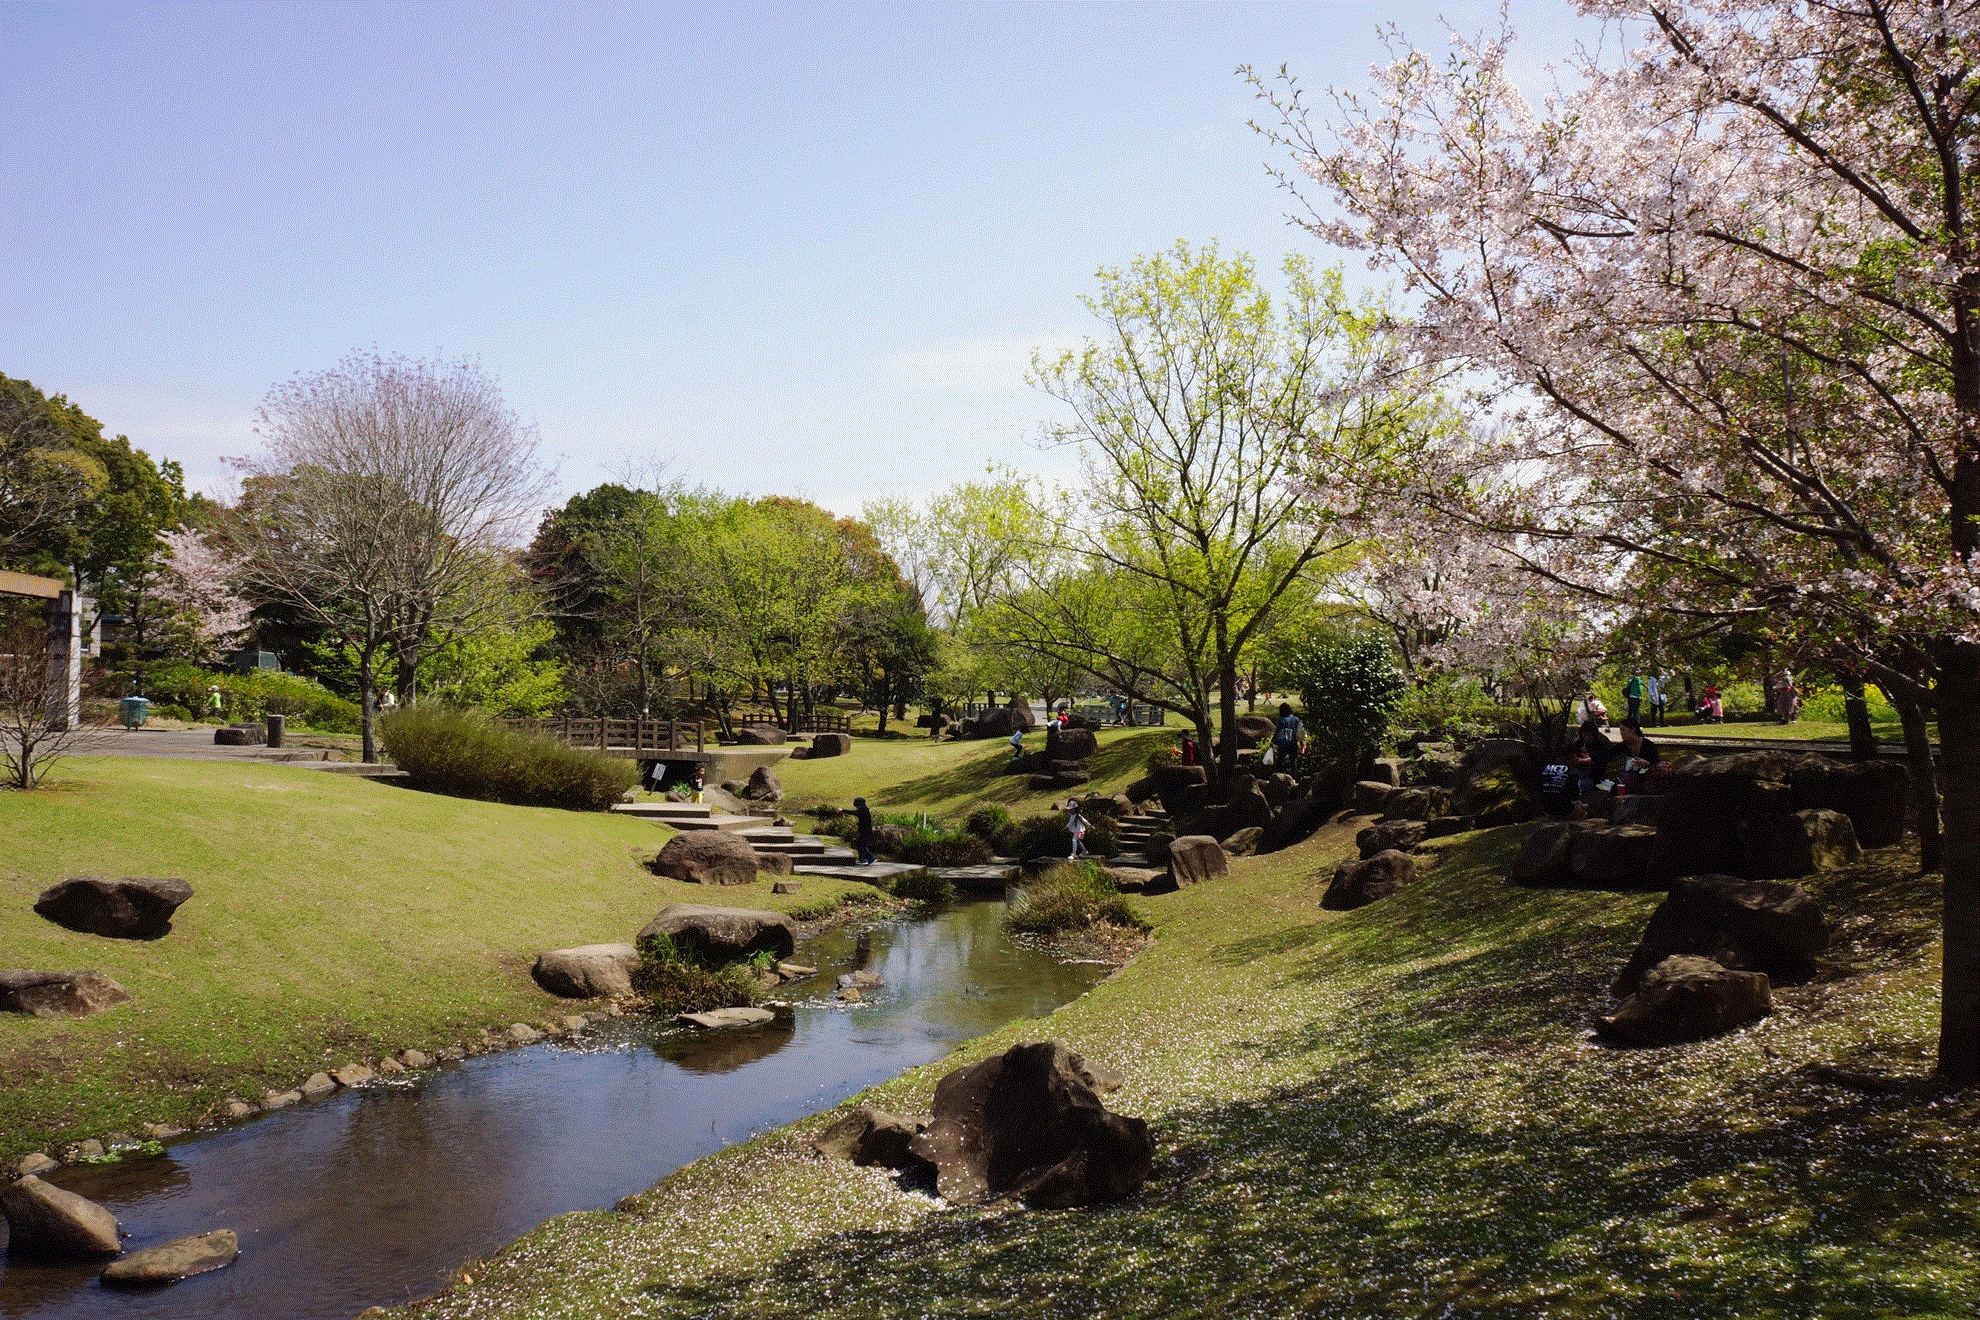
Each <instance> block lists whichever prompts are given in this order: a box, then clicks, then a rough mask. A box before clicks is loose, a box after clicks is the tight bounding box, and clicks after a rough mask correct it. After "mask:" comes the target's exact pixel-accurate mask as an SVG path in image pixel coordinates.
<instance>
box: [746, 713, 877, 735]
mask: <svg viewBox="0 0 1980 1320" xmlns="http://www.w3.org/2000/svg"><path fill="white" fill-rule="evenodd" d="M784 720H785V717H784V716H782V715H778V714H776V713H775V712H774V711H767V710H744V711H738V712H736V714H735V715H733V716H732V717H731V718H730V720H729V722H730V723H731V724H732V725H734V726H735V727H736V728H738V729H740V728H741V727H742V726H743V725H745V724H761V725H764V726H766V727H768V728H772V729H782V730H784V732H786V733H851V732H852V717H851V716H849V715H847V714H846V713H845V712H844V711H841V710H820V711H814V712H812V713H811V714H809V715H800V716H799V717H798V720H797V727H796V728H791V727H789V726H788V725H786V724H785V722H784Z"/></svg>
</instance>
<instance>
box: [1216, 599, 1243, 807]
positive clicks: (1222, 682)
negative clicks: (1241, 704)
mask: <svg viewBox="0 0 1980 1320" xmlns="http://www.w3.org/2000/svg"><path fill="white" fill-rule="evenodd" d="M1216 629H1217V718H1218V720H1219V722H1220V723H1222V725H1223V726H1224V746H1223V750H1221V751H1219V752H1218V753H1217V780H1216V784H1217V788H1218V789H1219V790H1222V789H1224V788H1226V787H1227V786H1229V785H1230V784H1231V783H1232V782H1234V781H1235V780H1236V778H1237V754H1238V738H1237V735H1238V727H1237V655H1236V654H1235V653H1234V652H1233V651H1232V650H1231V647H1230V638H1229V637H1228V636H1226V635H1225V631H1224V620H1223V619H1222V618H1219V619H1218V620H1217V621H1216Z"/></svg>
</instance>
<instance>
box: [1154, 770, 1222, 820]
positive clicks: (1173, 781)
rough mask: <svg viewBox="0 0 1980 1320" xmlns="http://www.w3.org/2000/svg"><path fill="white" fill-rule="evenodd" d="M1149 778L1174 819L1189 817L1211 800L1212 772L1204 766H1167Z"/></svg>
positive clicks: (1164, 808) (1157, 795)
mask: <svg viewBox="0 0 1980 1320" xmlns="http://www.w3.org/2000/svg"><path fill="white" fill-rule="evenodd" d="M1148 778H1149V781H1150V782H1151V783H1152V784H1153V785H1154V790H1155V797H1156V798H1157V799H1159V800H1160V801H1161V803H1162V810H1164V811H1166V812H1168V813H1169V816H1170V817H1171V818H1172V819H1180V818H1181V817H1183V816H1187V815H1189V814H1190V813H1191V812H1193V811H1195V810H1196V809H1197V808H1198V807H1201V806H1202V805H1203V804H1204V803H1205V802H1206V801H1207V800H1208V799H1209V794H1210V789H1209V783H1210V772H1209V771H1208V770H1206V769H1205V768H1204V767H1203V766H1200V765H1165V766H1163V767H1162V768H1161V769H1159V770H1157V771H1155V772H1154V773H1153V774H1151V775H1149V777H1148Z"/></svg>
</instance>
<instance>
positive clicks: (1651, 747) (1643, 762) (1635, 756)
mask: <svg viewBox="0 0 1980 1320" xmlns="http://www.w3.org/2000/svg"><path fill="white" fill-rule="evenodd" d="M1616 728H1617V729H1618V730H1619V731H1620V732H1621V734H1622V748H1621V750H1622V758H1623V760H1622V783H1623V786H1624V787H1625V788H1626V789H1628V790H1629V791H1630V792H1632V793H1634V792H1638V791H1640V790H1641V788H1642V787H1643V782H1644V780H1645V778H1647V777H1648V775H1649V774H1650V771H1651V769H1652V767H1654V766H1656V765H1657V764H1658V763H1659V762H1660V761H1662V760H1663V753H1662V752H1660V751H1658V750H1657V744H1656V743H1653V742H1651V741H1650V740H1649V739H1648V738H1646V737H1644V736H1643V726H1642V725H1641V724H1638V723H1637V722H1636V721H1635V720H1624V721H1623V722H1622V723H1621V724H1619V725H1617V726H1616Z"/></svg>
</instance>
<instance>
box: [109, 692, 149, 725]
mask: <svg viewBox="0 0 1980 1320" xmlns="http://www.w3.org/2000/svg"><path fill="white" fill-rule="evenodd" d="M117 713H118V715H120V716H122V717H123V721H124V727H125V728H127V729H135V728H137V727H138V726H139V725H140V724H143V723H144V721H145V718H146V717H147V716H149V715H150V714H151V703H150V702H149V701H147V700H145V699H144V698H143V697H125V698H124V699H123V700H122V701H120V702H118V703H117Z"/></svg>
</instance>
